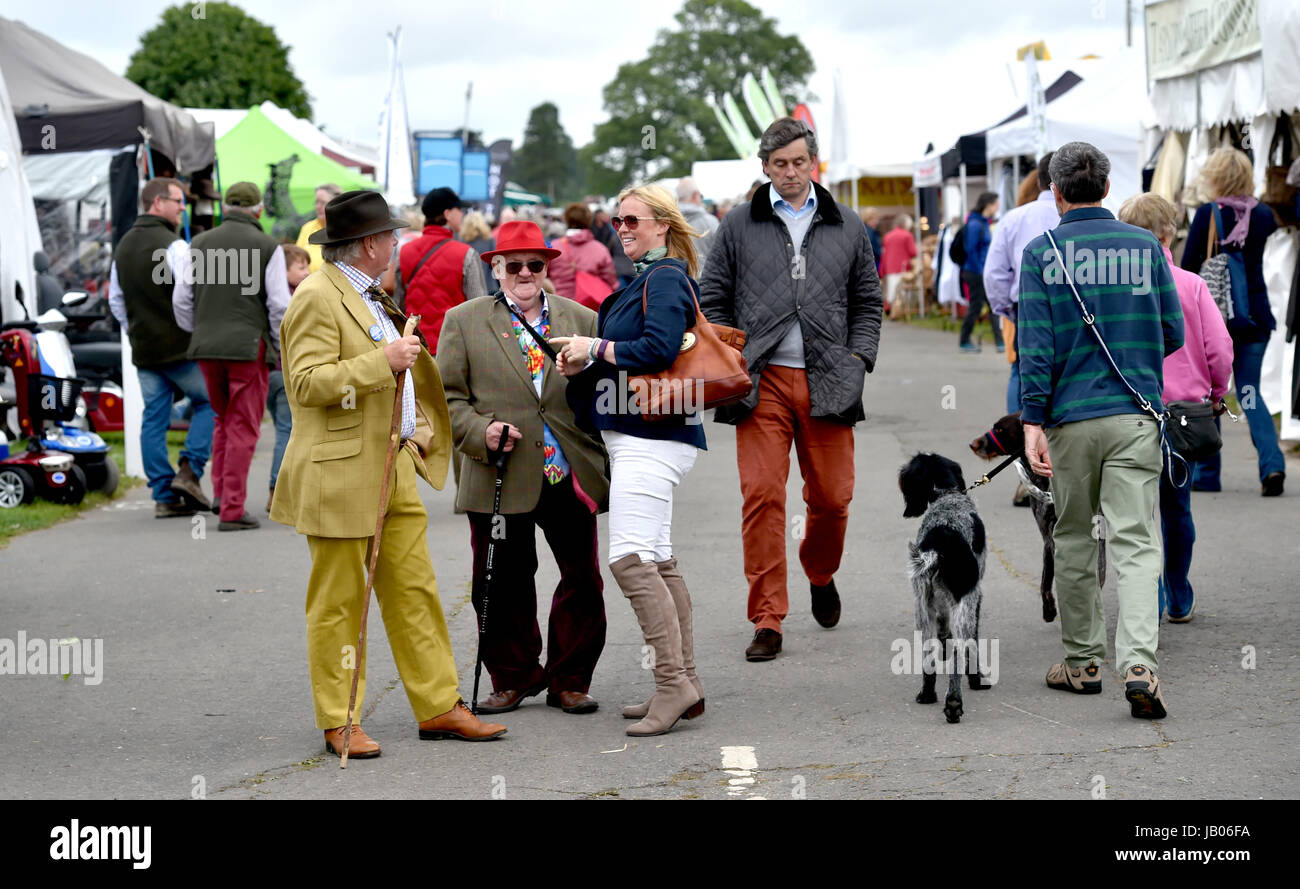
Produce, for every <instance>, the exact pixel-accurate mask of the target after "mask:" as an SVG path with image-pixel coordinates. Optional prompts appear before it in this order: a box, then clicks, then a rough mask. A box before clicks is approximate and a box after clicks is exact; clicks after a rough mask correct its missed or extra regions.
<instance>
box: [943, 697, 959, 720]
mask: <svg viewBox="0 0 1300 889" xmlns="http://www.w3.org/2000/svg"><path fill="white" fill-rule="evenodd" d="M962 712H963V711H962V709H961V698H960V697H958V696H956V695H948V697H947V698H945V699H944V702H943V715H944V716H945V717H946V718H947V720H948V721H949V722H961V717H962Z"/></svg>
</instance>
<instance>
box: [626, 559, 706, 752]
mask: <svg viewBox="0 0 1300 889" xmlns="http://www.w3.org/2000/svg"><path fill="white" fill-rule="evenodd" d="M610 571H611V572H612V573H613V575H614V579H615V580H617V581H618V585H619V587H620V588H621V589H622V590H623V595H624V596H626V597H627V599H628V601H629V602H630V603H631V604H632V610H633V611H635V612H636V617H637V620H638V621H639V622H640V624H641V634H642V636H643V637H644V638H645V642H646V644H647V645H649V646H650V649H651V651H652V653H653V656H654V677H655V693H654V695H653V696H652V697H651V698H650V701H649V702H648V703H649V706H648V707H647V712H646V715H645V717H644V718H643V719H642V720H641V721H640V722H638V723H636V724H635V725H632V726H629V727H628V730H627V733H628V734H629V735H631V736H633V737H645V736H648V735H661V734H663V733H665V732H667V731H669V730H670V729H672V727H673V726H674V725H676V723H677V720H679V719H681V717H682V715H683V714H684V713H685V712H686V711H687V710H689V709H691V708H692V707H694V706H695V705H696V704H697V703H699V700H700V695H699V693H698V692H697V691H696V690H695V686H694V685H692V684H691V681H690V679H688V678H687V676H686V671H685V669H684V668H683V666H682V634H681V627H680V624H679V623H678V619H677V606H676V604H674V602H673V596H672V593H671V592H669V590H668V586H667V584H666V583H665V582H664V579H663V578H662V577H660V576H659V570H658V568H656V567H655V565H654V563H653V562H642V561H641V557H640V556H639V555H637V554H635V553H633V554H631V555H628V556H624V557H623V558H621V559H619V560H618V561H617V562H615V563H614V564H613V565H611V566H610Z"/></svg>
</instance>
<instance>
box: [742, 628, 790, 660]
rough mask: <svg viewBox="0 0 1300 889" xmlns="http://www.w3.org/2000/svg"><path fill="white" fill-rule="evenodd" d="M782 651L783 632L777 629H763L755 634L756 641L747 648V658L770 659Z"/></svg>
mask: <svg viewBox="0 0 1300 889" xmlns="http://www.w3.org/2000/svg"><path fill="white" fill-rule="evenodd" d="M780 653H781V634H780V633H778V632H777V631H776V630H768V629H762V630H759V631H758V632H757V633H755V634H754V641H753V642H751V643H749V647H748V648H746V649H745V660H747V661H770V660H775V659H776V656H777V655H778V654H780Z"/></svg>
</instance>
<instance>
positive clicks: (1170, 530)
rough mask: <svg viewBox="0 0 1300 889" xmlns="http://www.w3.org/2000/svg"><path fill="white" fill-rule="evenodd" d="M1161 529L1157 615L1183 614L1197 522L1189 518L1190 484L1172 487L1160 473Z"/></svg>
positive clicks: (1189, 591)
mask: <svg viewBox="0 0 1300 889" xmlns="http://www.w3.org/2000/svg"><path fill="white" fill-rule="evenodd" d="M1160 530H1161V533H1162V534H1163V536H1164V541H1165V570H1164V571H1163V572H1162V574H1161V575H1160V616H1161V617H1164V615H1165V614H1169V615H1170V616H1171V617H1184V616H1186V615H1187V613H1188V612H1189V611H1191V610H1192V585H1191V583H1190V582H1188V580H1187V574H1188V572H1189V571H1190V570H1191V567H1192V546H1193V544H1195V543H1196V525H1195V524H1194V523H1193V522H1192V487H1191V485H1184V486H1183V487H1181V488H1177V487H1174V485H1173V484H1172V483H1171V482H1170V481H1169V474H1168V473H1166V472H1162V473H1160Z"/></svg>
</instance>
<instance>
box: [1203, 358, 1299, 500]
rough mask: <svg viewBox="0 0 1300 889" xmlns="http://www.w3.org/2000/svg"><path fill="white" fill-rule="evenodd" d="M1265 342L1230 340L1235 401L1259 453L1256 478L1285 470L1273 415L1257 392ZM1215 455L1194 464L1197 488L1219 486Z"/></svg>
mask: <svg viewBox="0 0 1300 889" xmlns="http://www.w3.org/2000/svg"><path fill="white" fill-rule="evenodd" d="M1267 348H1268V343H1267V342H1263V343H1238V342H1234V343H1233V355H1232V380H1233V383H1235V384H1236V386H1237V401H1238V402H1239V403H1240V404H1241V409H1242V412H1243V413H1245V415H1246V425H1248V426H1249V427H1250V440H1251V442H1252V443H1253V444H1254V445H1255V452H1256V453H1257V454H1258V455H1259V480H1260V481H1261V482H1262V481H1263V480H1264V477H1265V476H1267V475H1269V474H1271V473H1274V472H1286V458H1285V457H1283V456H1282V449H1281V448H1280V447H1279V446H1278V442H1277V429H1276V428H1275V427H1274V426H1273V416H1272V414H1270V413H1269V411H1268V406H1267V405H1265V404H1264V399H1263V398H1262V397H1261V396H1260V393H1259V375H1260V368H1261V367H1262V366H1263V364H1264V350H1265V349H1267ZM1221 463H1222V461H1221V459H1220V455H1219V454H1215V455H1214V456H1213V457H1211V458H1210V459H1209V460H1206V461H1204V462H1203V463H1197V464H1196V475H1195V477H1194V482H1193V483H1194V484H1195V486H1196V488H1197V489H1198V490H1209V491H1217V490H1219V488H1220V485H1221V482H1220V480H1219V469H1220V466H1221Z"/></svg>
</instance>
